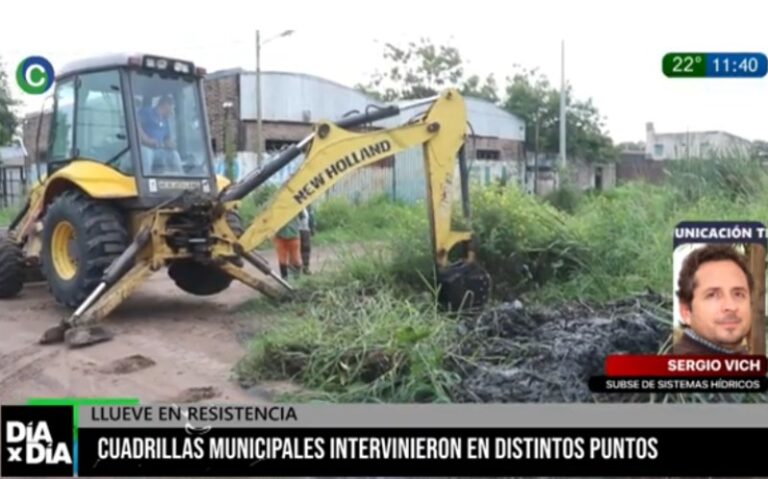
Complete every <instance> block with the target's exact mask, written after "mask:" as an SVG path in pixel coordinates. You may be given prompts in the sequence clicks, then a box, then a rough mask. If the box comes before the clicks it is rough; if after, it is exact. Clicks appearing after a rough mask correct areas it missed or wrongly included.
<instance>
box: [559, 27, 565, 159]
mask: <svg viewBox="0 0 768 479" xmlns="http://www.w3.org/2000/svg"><path fill="white" fill-rule="evenodd" d="M565 118H566V115H565V40H562V41H561V43H560V161H561V162H562V164H561V166H562V172H563V174H566V159H565V127H566V123H565V121H566V120H565Z"/></svg>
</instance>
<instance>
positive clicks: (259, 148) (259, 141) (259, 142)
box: [256, 30, 294, 168]
mask: <svg viewBox="0 0 768 479" xmlns="http://www.w3.org/2000/svg"><path fill="white" fill-rule="evenodd" d="M293 32H294V30H285V31H283V32H281V33H280V34H278V35H275V36H273V37H270V38H267V39H266V40H264V42H263V43H262V41H261V32H260V31H259V30H256V155H257V157H256V160H257V164H258V166H259V168H261V167H262V166H263V162H264V161H263V159H262V154H263V152H264V131H263V130H262V128H261V127H262V114H261V46H262V45H266V44H267V43H269V42H271V41H272V40H274V39H276V38H282V37H287V36H289V35H293Z"/></svg>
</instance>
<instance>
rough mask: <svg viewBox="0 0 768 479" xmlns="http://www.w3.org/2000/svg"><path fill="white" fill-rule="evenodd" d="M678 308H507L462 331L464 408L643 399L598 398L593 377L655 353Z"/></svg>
mask: <svg viewBox="0 0 768 479" xmlns="http://www.w3.org/2000/svg"><path fill="white" fill-rule="evenodd" d="M671 310H672V308H671V301H669V300H668V299H665V298H663V297H662V296H660V295H657V294H654V293H646V294H643V295H638V296H634V297H631V298H627V299H624V300H621V301H614V302H611V303H607V304H604V305H601V306H591V305H587V304H584V303H576V304H568V305H564V306H561V307H558V308H541V307H539V308H533V307H525V306H523V305H522V304H521V303H520V302H519V301H515V302H513V303H504V304H501V305H500V306H498V307H495V308H493V309H491V310H488V311H485V312H484V313H483V314H481V315H479V316H477V317H475V318H471V319H465V320H464V321H463V322H462V323H461V324H460V325H459V328H460V329H459V333H460V337H461V338H462V339H461V341H460V343H459V344H458V345H457V347H456V350H455V351H454V354H453V357H454V358H456V359H455V362H454V365H455V369H456V370H457V371H458V372H459V374H460V375H461V377H462V381H461V382H460V384H459V385H458V386H457V388H456V390H455V391H454V392H453V395H454V400H456V401H458V402H593V401H599V402H623V401H632V402H634V401H643V400H647V398H645V397H644V396H647V395H640V394H610V395H607V394H596V393H592V392H590V390H589V387H588V381H589V378H590V377H591V376H594V375H600V374H602V373H603V366H604V360H605V357H606V356H607V355H608V354H612V353H629V354H655V353H657V352H658V351H659V350H660V349H661V348H662V347H663V345H664V343H665V342H666V341H667V339H668V338H669V336H670V333H671V330H672V327H671V325H672V315H671Z"/></svg>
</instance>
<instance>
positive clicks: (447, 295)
mask: <svg viewBox="0 0 768 479" xmlns="http://www.w3.org/2000/svg"><path fill="white" fill-rule="evenodd" d="M437 280H438V286H439V290H438V297H437V298H438V301H439V302H440V304H442V305H443V306H444V307H446V308H449V309H450V310H451V311H459V310H463V311H466V310H472V309H476V308H479V307H482V306H483V305H485V303H487V302H488V298H489V297H490V294H491V276H490V275H489V274H488V272H487V271H485V270H484V269H483V268H482V267H481V266H480V265H479V264H477V263H475V262H459V263H456V264H452V265H450V266H447V267H445V268H443V269H442V270H440V271H439V272H438V276H437Z"/></svg>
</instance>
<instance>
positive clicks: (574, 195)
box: [544, 185, 584, 214]
mask: <svg viewBox="0 0 768 479" xmlns="http://www.w3.org/2000/svg"><path fill="white" fill-rule="evenodd" d="M583 197H584V193H582V192H581V191H580V190H578V189H576V188H574V187H573V186H570V185H562V186H561V187H560V188H558V189H556V190H554V191H551V192H550V193H548V194H547V195H546V196H544V201H546V202H547V203H549V204H550V205H552V206H554V207H555V208H557V209H558V210H560V211H563V212H565V213H571V214H573V213H574V212H575V211H576V208H577V207H578V205H579V203H580V202H581V201H582V198H583Z"/></svg>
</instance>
